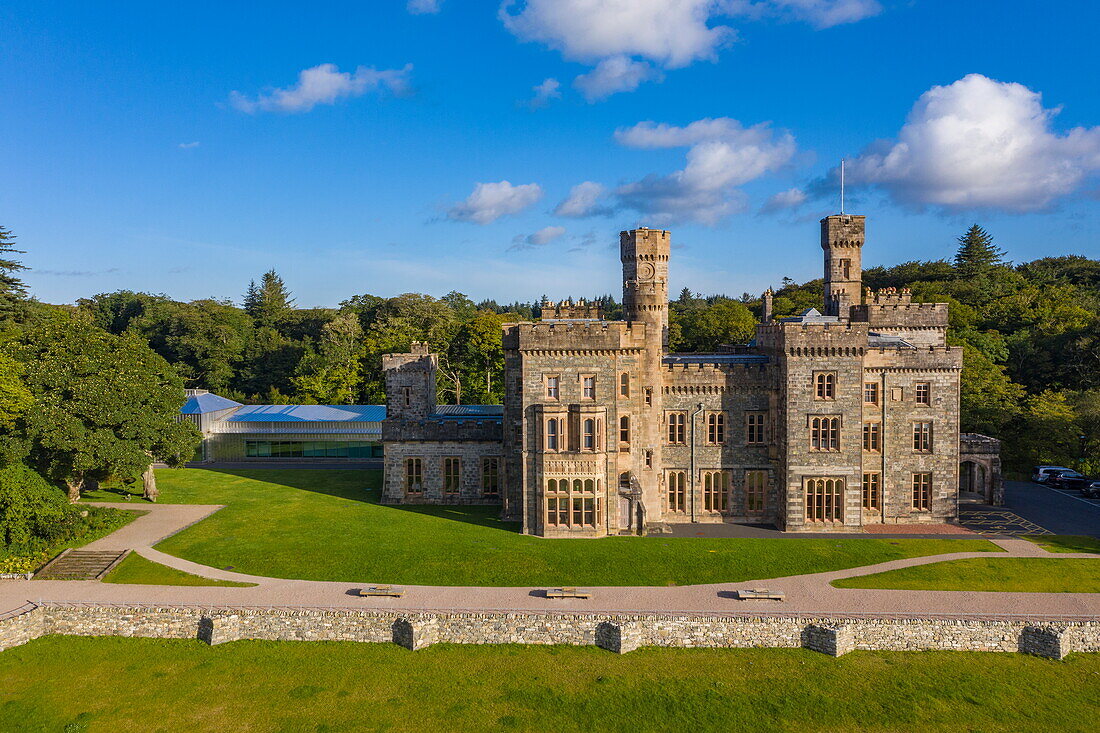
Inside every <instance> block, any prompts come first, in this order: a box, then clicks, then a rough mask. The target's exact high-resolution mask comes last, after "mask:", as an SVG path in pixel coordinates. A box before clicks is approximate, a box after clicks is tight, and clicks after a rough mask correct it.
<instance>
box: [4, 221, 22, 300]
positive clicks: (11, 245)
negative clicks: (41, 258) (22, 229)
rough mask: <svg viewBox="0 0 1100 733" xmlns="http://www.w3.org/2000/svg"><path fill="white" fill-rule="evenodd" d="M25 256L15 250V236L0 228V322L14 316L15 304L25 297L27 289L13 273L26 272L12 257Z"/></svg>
mask: <svg viewBox="0 0 1100 733" xmlns="http://www.w3.org/2000/svg"><path fill="white" fill-rule="evenodd" d="M17 254H25V252H23V250H21V249H16V248H15V236H14V235H13V234H12V233H11V232H10V231H9V230H7V229H5V228H4V227H0V320H3V319H5V318H10V317H11V316H13V315H14V314H15V311H16V304H17V303H18V302H19V301H21V300H23V299H24V298H26V297H27V287H26V285H24V284H23V281H22V280H20V279H19V278H18V277H16V276H15V273H17V272H20V271H22V270H26V269H27V268H26V266H25V265H23V264H22V263H20V262H19V260H17V259H15V257H14V256H13V255H17Z"/></svg>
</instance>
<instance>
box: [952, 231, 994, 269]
mask: <svg viewBox="0 0 1100 733" xmlns="http://www.w3.org/2000/svg"><path fill="white" fill-rule="evenodd" d="M958 242H959V250H958V252H956V253H955V271H956V272H957V273H958V274H959V276H960V277H964V278H969V277H976V276H978V275H982V274H985V273H986V272H987V271H989V270H990V269H991V268H993V267H995V266H997V265H1003V264H1004V256H1005V253H1004V250H1002V249H1000V248H998V247H997V246H996V245H995V244H993V237H992V236H991V235H990V234H989V232H987V231H986V230H984V229H982V228H981V227H980V226H978V225H977V224H972V225H971V226H970V228H969V229H967V230H966V233H965V234H963V235H962V236H961V237H959V238H958Z"/></svg>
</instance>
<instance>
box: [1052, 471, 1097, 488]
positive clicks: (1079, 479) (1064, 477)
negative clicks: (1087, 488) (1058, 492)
mask: <svg viewBox="0 0 1100 733" xmlns="http://www.w3.org/2000/svg"><path fill="white" fill-rule="evenodd" d="M1093 480H1094V479H1092V478H1089V477H1087V476H1084V475H1082V474H1080V473H1077V471H1074V470H1073V469H1071V468H1060V469H1058V470H1056V471H1051V472H1050V479H1049V480H1048V481H1047V485H1048V486H1053V487H1054V488H1056V489H1080V488H1081V487H1082V486H1084V485H1085V484H1087V483H1090V482H1092V481H1093Z"/></svg>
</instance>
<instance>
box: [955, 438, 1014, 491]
mask: <svg viewBox="0 0 1100 733" xmlns="http://www.w3.org/2000/svg"><path fill="white" fill-rule="evenodd" d="M959 492H960V494H961V493H962V492H972V493H973V494H977V495H978V496H979V497H980V498H981V500H982V501H984V502H985V503H987V504H992V505H993V506H1000V505H1001V504H1004V484H1003V482H1002V481H1001V441H999V440H997V439H996V438H990V437H989V436H986V435H979V434H977V433H963V434H962V435H961V436H960V441H959Z"/></svg>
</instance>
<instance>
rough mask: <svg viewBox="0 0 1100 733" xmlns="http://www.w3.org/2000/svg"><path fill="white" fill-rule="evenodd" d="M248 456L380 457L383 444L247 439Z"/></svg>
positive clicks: (347, 441) (349, 441) (372, 442)
mask: <svg viewBox="0 0 1100 733" xmlns="http://www.w3.org/2000/svg"><path fill="white" fill-rule="evenodd" d="M244 455H245V457H246V458H314V459H315V458H345V459H346V458H359V459H362V458H380V457H381V456H382V444H381V443H378V442H375V441H370V440H246V441H245V442H244Z"/></svg>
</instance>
